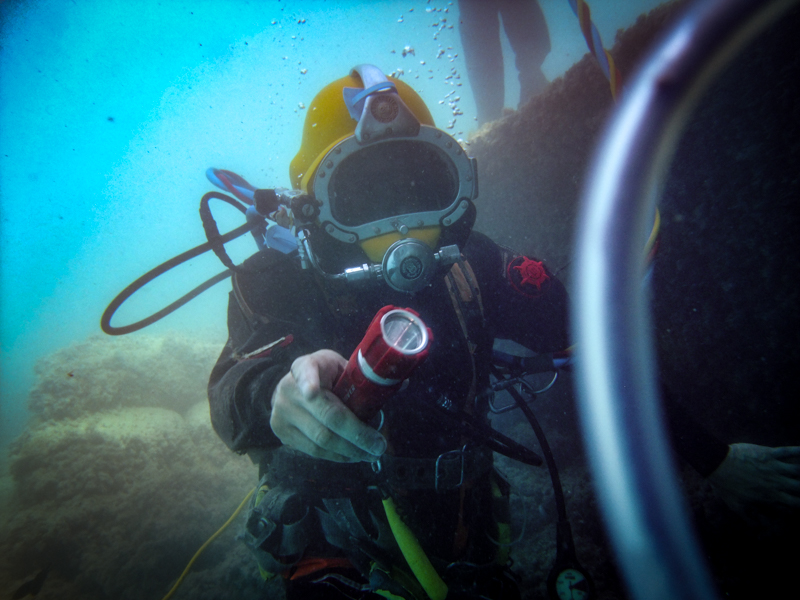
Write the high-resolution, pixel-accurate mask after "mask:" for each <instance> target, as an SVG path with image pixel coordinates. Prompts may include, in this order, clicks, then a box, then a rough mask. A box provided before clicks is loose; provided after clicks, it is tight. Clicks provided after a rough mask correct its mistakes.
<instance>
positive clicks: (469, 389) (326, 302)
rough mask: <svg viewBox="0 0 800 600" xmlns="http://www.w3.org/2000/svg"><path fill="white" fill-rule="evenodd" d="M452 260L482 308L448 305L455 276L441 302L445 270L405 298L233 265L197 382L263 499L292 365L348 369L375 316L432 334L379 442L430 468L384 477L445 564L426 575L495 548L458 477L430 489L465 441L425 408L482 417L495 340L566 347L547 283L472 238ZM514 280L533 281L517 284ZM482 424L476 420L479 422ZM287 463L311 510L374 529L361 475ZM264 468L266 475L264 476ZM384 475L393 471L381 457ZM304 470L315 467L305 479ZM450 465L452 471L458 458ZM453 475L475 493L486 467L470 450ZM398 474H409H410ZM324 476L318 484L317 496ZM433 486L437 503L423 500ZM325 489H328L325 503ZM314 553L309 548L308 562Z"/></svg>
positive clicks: (281, 263)
mask: <svg viewBox="0 0 800 600" xmlns="http://www.w3.org/2000/svg"><path fill="white" fill-rule="evenodd" d="M462 256H463V257H464V258H465V259H466V262H467V264H468V265H469V267H471V270H472V273H474V282H475V283H477V285H478V287H479V290H480V296H481V298H480V300H478V299H477V298H473V299H472V300H470V299H469V293H467V294H466V296H465V295H464V293H463V291H464V290H462V293H459V292H457V291H456V290H457V288H458V287H459V285H460V286H461V287H462V288H463V287H464V285H465V282H466V284H467V286H469V281H470V280H471V279H472V277H471V276H470V274H469V269H467V268H462V267H463V265H461V266H460V267H459V268H460V269H461V270H462V272H466V273H467V276H466V277H465V278H464V279H461V280H460V283H459V281H455V280H453V279H451V284H452V283H455V287H454V292H453V293H450V292H449V291H448V287H447V281H446V279H447V278H448V277H449V275H447V269H445V270H444V271H443V272H442V273H441V274H440V275H437V276H436V277H435V278H434V280H433V282H432V284H431V285H429V286H428V287H427V288H425V289H424V290H422V291H420V292H418V293H415V294H413V295H412V294H406V293H400V292H396V291H393V290H392V289H391V288H389V287H388V286H387V285H385V284H383V283H371V284H366V285H359V284H343V283H339V282H330V281H329V282H326V283H323V282H322V280H321V278H320V277H319V276H318V275H315V274H314V273H313V272H312V271H311V270H309V271H303V270H301V269H300V266H299V262H298V261H297V259H296V258H295V259H290V258H288V257H284V256H282V255H279V254H278V253H273V252H272V251H268V252H260V253H259V254H257V255H255V256H253V257H251V258H250V259H248V260H247V261H246V263H245V266H246V267H247V268H249V269H253V272H247V273H237V275H236V276H235V278H234V292H233V293H232V295H231V300H230V304H229V308H228V326H229V339H228V343H227V345H226V346H225V348H224V350H223V352H222V355H221V356H220V358H219V360H218V362H217V364H216V366H215V368H214V370H213V372H212V374H211V379H210V382H209V397H210V401H211V417H212V421H213V424H214V428H215V429H216V431H217V433H218V434H219V435H220V437H221V438H222V439H223V440H224V441H225V443H226V444H227V445H228V446H229V447H230V448H231V449H232V450H234V451H236V452H240V453H244V452H247V453H249V454H251V455H254V454H256V455H257V454H258V453H263V451H265V450H267V451H268V452H266V453H265V454H266V458H265V459H263V460H262V463H261V464H262V471H263V470H267V471H273V470H274V471H275V472H276V476H275V478H277V479H278V480H279V481H277V482H276V481H275V480H274V479H273V481H272V482H271V485H274V484H276V483H278V484H280V483H281V481H280V479H281V477H282V475H281V474H280V473H281V468H280V464H279V460H280V458H278V459H277V460H276V459H275V457H274V456H273V457H270V455H271V454H273V455H274V454H275V452H272V451H269V450H270V449H274V448H277V447H279V446H280V441H279V440H278V439H277V437H276V436H275V435H274V434H273V433H272V431H271V429H270V425H269V417H270V398H271V396H272V393H273V390H274V389H275V386H276V385H277V383H278V381H279V380H280V379H281V378H282V377H283V376H284V375H285V374H286V373H287V372H288V371H289V369H290V366H291V364H292V361H293V360H294V359H296V358H298V357H299V356H302V355H305V354H308V353H311V352H314V351H316V350H320V349H323V348H328V349H332V350H335V351H337V352H339V353H340V354H341V355H342V356H344V357H345V358H347V357H349V356H350V354H351V353H352V351H353V350H354V348H355V347H356V346H357V345H358V343H359V342H360V340H361V338H362V336H363V335H364V333H365V332H366V330H367V326H368V325H369V323H370V321H371V320H372V318H373V316H374V315H375V313H376V312H377V311H378V310H379V309H380V308H381V307H383V306H385V305H388V304H392V305H395V306H398V307H401V308H405V307H408V308H411V309H413V310H416V311H417V312H418V313H419V314H420V316H421V318H422V319H423V321H424V322H425V323H426V324H427V325H428V326H429V327H430V328H431V330H432V331H433V342H432V344H431V345H430V351H429V355H428V358H427V360H426V361H425V362H424V363H423V364H422V365H421V366H420V367H419V368H418V369H417V370H416V371H415V372H414V373H413V375H412V377H411V378H410V383H409V386H408V387H407V388H406V389H405V390H404V391H402V392H400V393H398V394H397V395H396V396H394V397H393V398H392V399H390V400H389V402H388V403H387V404H386V406H385V407H384V413H385V422H384V425H383V428H382V429H381V432H382V433H383V434H384V435H385V436H386V438H387V440H388V450H387V455H393V456H397V457H406V458H410V459H421V458H425V459H429V460H428V461H424V462H423V461H420V462H418V463H406V464H400V466H399V467H397V465H395V467H396V468H395V469H394V471H393V473H394V479H393V480H392V481H390V482H389V487H390V488H391V491H392V495H393V496H394V497H395V500H396V501H397V503H398V507H399V508H400V510H401V514H402V515H403V517H404V519H405V520H407V522H408V523H409V524H410V525H411V527H412V529H413V530H414V532H415V534H416V535H417V537H418V538H419V541H420V543H421V544H422V546H423V548H424V549H425V550H426V552H427V553H428V555H429V556H431V559H432V560H433V561H434V564H437V562H436V561H437V559H441V560H442V561H444V563H438V564H447V563H449V562H452V561H454V560H469V561H470V562H485V561H486V558H487V557H486V556H482V555H481V553H482V552H483V551H486V552H490V551H491V552H492V553H494V549H495V548H496V547H495V546H493V545H492V544H491V543H489V542H488V541H487V535H486V534H487V533H489V534H490V535H492V533H491V532H489V531H484V529H485V528H486V527H487V526H486V525H485V524H484V523H482V522H481V521H480V519H481V518H483V519H486V518H487V517H486V515H487V514H490V513H491V512H492V506H491V493H466V494H464V493H461V490H460V489H459V487H458V485H457V484H458V481H457V480H458V475H459V474H458V473H457V474H456V477H455V479H454V478H453V477H452V476H448V477H442V479H441V480H440V481H438V482H437V481H436V474H435V473H434V472H435V468H434V466H435V464H434V460H435V459H436V457H438V456H440V455H442V453H445V452H448V451H457V450H459V449H461V448H462V447H463V446H464V444H465V443H466V442H467V441H469V440H468V439H466V438H465V435H464V432H463V430H461V429H459V428H458V426H457V424H454V422H453V421H449V420H447V419H446V418H444V420H443V417H441V414H440V413H438V412H437V411H436V410H435V409H434V408H433V406H432V405H434V404H435V403H437V402H438V403H440V404H443V405H446V406H449V407H451V410H452V411H455V412H458V411H462V410H467V411H469V412H477V413H480V412H481V410H482V409H481V407H480V406H479V407H477V409H476V408H475V407H474V403H473V402H472V399H473V398H474V396H475V392H476V390H477V391H482V390H483V389H485V387H486V385H487V383H488V381H489V372H488V365H489V359H490V355H491V351H492V344H493V340H494V338H496V337H499V338H508V339H512V340H514V341H516V342H518V343H520V344H522V345H524V346H525V347H527V348H530V349H531V350H534V351H536V352H553V351H558V350H562V349H564V348H565V347H566V346H567V345H568V331H567V313H568V299H567V293H566V291H565V289H564V287H563V285H562V284H561V283H560V282H559V281H558V280H557V279H555V277H554V276H553V275H552V273H549V272H545V271H544V270H543V269H541V268H540V267H539V266H538V263H531V262H530V261H529V259H526V258H525V257H519V256H516V255H514V254H513V253H512V252H511V251H509V250H507V249H505V248H502V247H499V246H498V245H496V244H495V243H494V242H492V241H491V240H489V239H488V238H487V237H486V236H484V235H482V234H478V233H473V234H472V235H471V236H470V238H469V240H468V242H467V243H466V244H465V246H464V248H463V252H462ZM523 263H525V264H524V265H523ZM526 266H527V267H531V268H532V270H531V268H529V269H528V270H527V271H526V270H525V267H526ZM451 273H452V271H451ZM532 275H533V276H532ZM479 303H482V305H483V307H482V309H481V308H480V307H479ZM456 305H460V308H458V309H457V308H456ZM462 322H463V324H462ZM464 328H466V330H467V331H468V337H469V339H467V337H466V336H465V334H464ZM290 336H291V337H290ZM281 338H285V339H284V340H283V341H282V342H280V343H279V344H276V345H274V346H272V347H271V348H268V349H266V350H264V351H262V352H260V353H257V354H256V356H254V357H249V358H243V356H244V355H248V354H250V353H253V352H254V351H256V350H258V349H260V348H262V347H264V346H267V345H269V344H271V343H273V342H276V341H278V340H281ZM287 342H288V343H287ZM473 364H474V365H475V368H474V369H473V366H472V365H473ZM484 416H485V411H484V415H481V418H484ZM477 446H480V444H478V445H477ZM283 451H284V452H285V451H286V450H285V449H284V450H283ZM297 454H299V453H295V456H294V457H293V458H292V461H296V460H297V459H298V458H299V459H300V463H296V462H293V465H292V466H291V467H289V468H287V469H284V470H283V476H285V478H290V479H291V478H293V475H294V476H295V477H294V478H295V479H296V478H297V477H296V473H297V471H298V467H297V465H298V464H300V470H302V469H311V470H312V471H314V474H313V475H310V474H309V475H307V476H306V477H301V479H305V480H306V481H305V484H306V485H305V487H306V488H307V487H308V483H309V482H308V480H309V479H315V481H317V483H318V484H319V485H318V487H321V488H325V491H324V492H322V496H325V495H328V496H331V495H337V494H338V495H341V494H342V493H347V494H349V495H351V496H352V497H354V502H355V501H356V499H357V500H358V506H356V511H357V512H358V511H367V512H372V513H373V515H377V516H378V517H379V520H380V518H381V517H382V515H381V513H382V511H381V506H380V495H379V494H377V492H375V491H374V488H373V490H372V491H368V490H367V485H366V484H365V483H364V473H365V472H366V471H367V470H368V469H369V465H368V464H367V463H360V464H356V465H353V464H338V463H331V462H328V461H322V460H317V459H312V458H310V457H305V455H303V456H302V457H298V456H296V455H297ZM270 458H272V463H271V465H270V466H269V467H265V465H266V464H267V462H268V461H269V460H270ZM257 460H258V459H257ZM384 462H385V464H386V467H387V469H388V470H389V471H391V467H392V465H391V464H390V457H389V458H387V459H386V460H385V461H384ZM314 463H316V464H317V465H319V464H320V463H323V466H322V468H321V469H320V470H314V467H313V466H312V465H313V464H314ZM456 463H457V464H459V465H460V464H461V463H460V458H457V460H456ZM467 463H468V464H467ZM450 464H452V463H450ZM465 464H467V466H471V467H472V468H471V470H470V469H466V468H465V486H466V487H468V488H469V489H471V490H472V491H473V492H474V491H475V490H482V491H483V492H487V490H488V486H489V483H488V479H489V470H490V467H491V453H490V452H485V453H484V454H483V455H482V456H481V455H480V451H479V450H478V451H475V452H474V454H470V455H469V456H467V458H465ZM404 467H407V468H404ZM417 467H418V468H417ZM409 470H412V471H413V470H416V471H417V472H416V473H411V474H409V473H408V472H407V471H409ZM325 474H327V475H328V476H329V477H328V479H329V481H327V482H319V479H320V478H322V479H324V478H325ZM450 475H452V473H451V474H450ZM402 477H407V478H408V482H409V485H408V486H404V485H402ZM415 478H416V480H415ZM367 479H369V476H367ZM331 480H333V481H335V483H333V482H332V481H331ZM412 480H413V481H412ZM343 482H349V483H347V484H344V483H343ZM359 482H361V483H359ZM295 483H296V482H295ZM437 483H438V484H440V490H439V491H438V493H437V491H436V490H435V489H434V488H435V487H436V484H437ZM331 486H333V487H338V488H339V489H337V490H330V489H328V488H330V487H331ZM343 487H344V488H346V490H345V491H344V492H343V491H342V488H343ZM403 487H409V488H411V490H408V489H405V490H404V489H402V488H403ZM414 488H415V489H414ZM465 498H466V499H465ZM312 502H313V501H312ZM376 503H377V506H376ZM487 503H488V504H487ZM362 514H363V513H362ZM363 521H365V522H366V523H369V522H370V521H371V519H370V518H366V517H365V518H364V519H363ZM367 528H369V527H367ZM457 530H460V531H461V532H462V534H463V533H464V532H466V531H468V532H469V533H468V535H467V537H468V538H469V542H468V543H464V539H461V541H454V537H455V538H458V537H459V536H458V535H455V534H454V532H456V531H457ZM320 535H321V534H320ZM312 546H313V544H312ZM476 548H483V550H476ZM319 550H320V548H319V545H317V548H315V549H308V550H307V553H311V554H313V552H314V551H319ZM322 551H323V552H324V549H323V550H322ZM476 552H477V554H476ZM349 554H352V552H350V553H349Z"/></svg>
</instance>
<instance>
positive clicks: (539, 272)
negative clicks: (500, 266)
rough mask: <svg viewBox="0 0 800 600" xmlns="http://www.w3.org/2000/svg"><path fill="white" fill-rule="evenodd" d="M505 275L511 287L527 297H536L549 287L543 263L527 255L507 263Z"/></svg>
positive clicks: (548, 279) (548, 277)
mask: <svg viewBox="0 0 800 600" xmlns="http://www.w3.org/2000/svg"><path fill="white" fill-rule="evenodd" d="M506 277H507V278H508V282H509V283H510V284H511V287H513V288H514V289H515V290H516V291H518V292H519V293H520V294H522V295H523V296H527V297H528V298H538V297H539V296H541V295H543V294H544V293H546V292H547V289H548V288H549V287H550V276H549V275H548V274H547V272H546V271H545V268H544V265H543V264H542V263H541V262H539V261H535V260H533V259H531V258H528V257H527V256H518V257H516V258H515V259H514V260H512V261H511V262H510V263H508V268H507V269H506Z"/></svg>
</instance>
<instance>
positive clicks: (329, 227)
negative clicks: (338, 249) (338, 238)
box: [325, 225, 334, 235]
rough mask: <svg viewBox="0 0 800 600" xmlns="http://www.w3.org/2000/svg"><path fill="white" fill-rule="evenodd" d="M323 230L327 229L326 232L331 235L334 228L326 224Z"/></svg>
mask: <svg viewBox="0 0 800 600" xmlns="http://www.w3.org/2000/svg"><path fill="white" fill-rule="evenodd" d="M325 231H327V232H328V233H330V234H331V235H333V231H334V229H333V225H326V226H325Z"/></svg>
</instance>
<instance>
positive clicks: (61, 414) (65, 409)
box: [28, 334, 222, 421]
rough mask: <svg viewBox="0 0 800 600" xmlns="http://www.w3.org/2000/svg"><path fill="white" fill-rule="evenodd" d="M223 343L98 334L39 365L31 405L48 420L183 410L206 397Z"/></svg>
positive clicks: (33, 412) (57, 353)
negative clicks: (135, 409)
mask: <svg viewBox="0 0 800 600" xmlns="http://www.w3.org/2000/svg"><path fill="white" fill-rule="evenodd" d="M221 347H222V344H220V343H213V342H207V341H199V340H190V339H188V338H186V337H184V336H183V335H180V334H175V335H173V336H163V337H153V336H139V335H128V336H118V337H108V336H93V337H90V338H89V339H87V340H86V341H85V342H82V343H78V344H74V345H72V346H69V347H67V348H62V349H61V350H58V351H57V352H55V353H53V354H52V355H50V356H48V357H45V358H43V359H41V360H40V361H39V362H38V363H37V364H36V367H35V373H36V375H37V382H36V384H35V385H34V387H33V389H32V390H31V392H30V396H29V401H28V406H29V409H30V411H31V413H32V414H33V415H34V417H35V418H37V419H40V420H43V421H47V420H51V419H65V418H70V419H75V418H80V417H82V416H83V415H85V414H88V413H93V412H97V411H101V410H111V409H114V408H122V407H131V406H162V407H166V408H170V409H171V410H174V411H176V412H178V413H181V414H183V413H185V412H186V411H187V410H188V409H189V408H190V407H192V406H193V405H194V404H196V403H197V401H198V399H200V398H204V397H205V396H206V384H207V382H208V374H209V373H210V371H211V367H213V366H214V362H215V361H216V359H217V356H218V355H219V352H220V349H221Z"/></svg>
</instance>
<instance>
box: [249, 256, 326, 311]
mask: <svg viewBox="0 0 800 600" xmlns="http://www.w3.org/2000/svg"><path fill="white" fill-rule="evenodd" d="M234 285H235V286H236V288H237V292H238V294H239V296H240V297H241V298H242V299H243V300H244V301H246V302H247V304H248V305H249V306H250V307H251V309H252V310H253V311H254V312H256V313H261V314H275V313H276V312H278V313H294V312H295V311H296V310H297V308H298V307H299V306H302V305H303V304H304V303H305V302H304V301H306V300H308V299H310V298H309V296H310V295H314V294H315V293H316V286H314V284H313V281H311V278H310V277H309V274H308V272H306V271H304V270H303V269H302V267H301V266H300V260H299V259H298V257H297V256H296V255H294V256H292V255H286V254H283V253H281V252H279V251H277V250H274V249H272V248H267V249H265V250H261V251H259V252H257V253H256V254H254V255H252V256H250V257H249V258H248V259H247V260H245V261H244V262H243V263H242V265H241V269H240V270H238V271H237V272H236V273H235V275H234Z"/></svg>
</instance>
